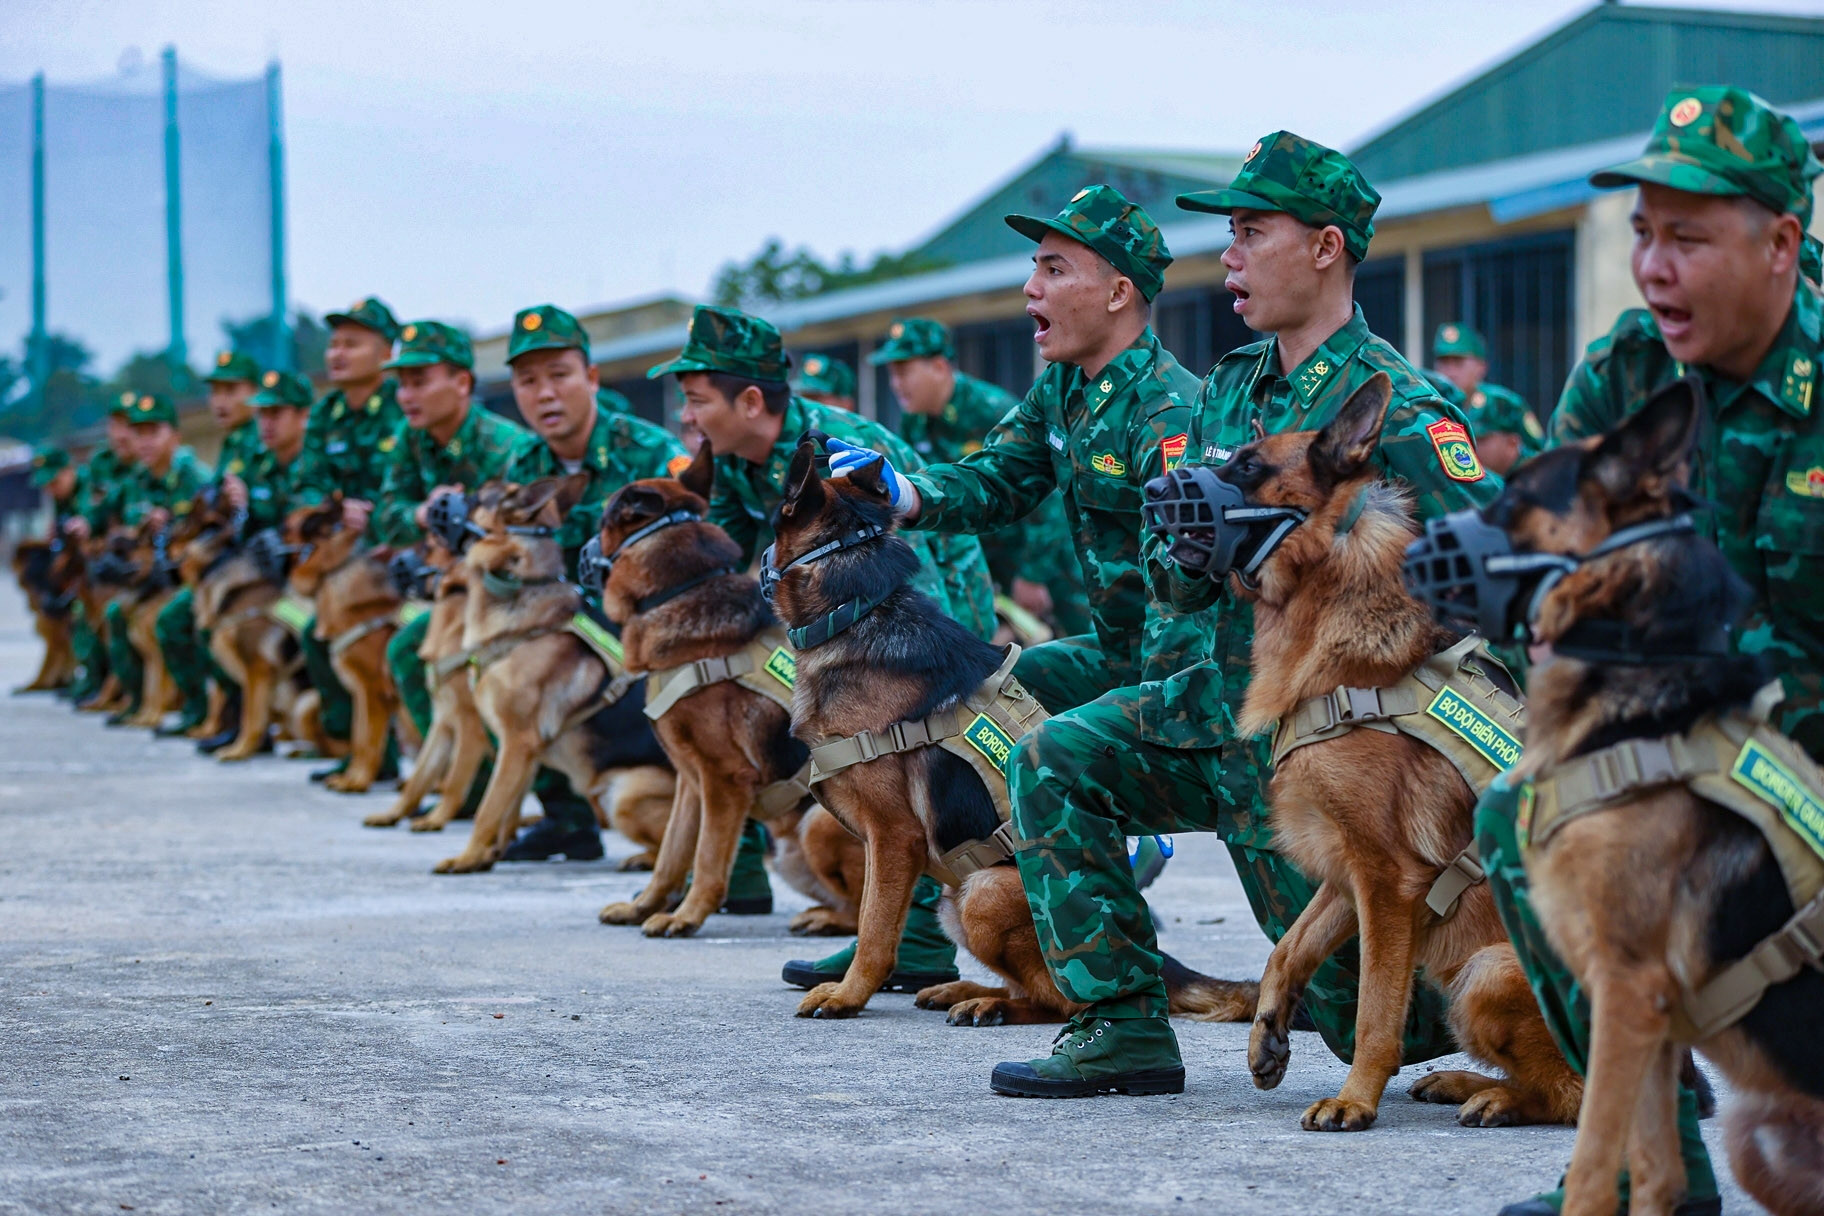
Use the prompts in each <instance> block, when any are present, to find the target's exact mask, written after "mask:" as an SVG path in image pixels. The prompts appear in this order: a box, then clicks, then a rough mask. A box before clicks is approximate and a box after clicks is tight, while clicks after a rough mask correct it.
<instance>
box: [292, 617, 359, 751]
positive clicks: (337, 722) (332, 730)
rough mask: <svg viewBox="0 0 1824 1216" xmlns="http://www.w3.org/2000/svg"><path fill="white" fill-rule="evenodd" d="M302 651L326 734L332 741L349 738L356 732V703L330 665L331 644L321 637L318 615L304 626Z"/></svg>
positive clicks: (301, 641) (300, 646) (300, 640)
mask: <svg viewBox="0 0 1824 1216" xmlns="http://www.w3.org/2000/svg"><path fill="white" fill-rule="evenodd" d="M298 648H299V649H300V650H302V651H303V652H304V670H305V671H306V672H307V673H308V674H309V676H310V683H311V686H312V687H314V688H315V689H316V690H317V698H318V706H319V708H318V713H319V714H320V716H321V722H322V726H323V733H324V734H325V735H328V736H329V737H330V738H331V739H346V738H348V733H349V732H350V731H352V730H353V729H354V728H355V699H354V698H353V697H351V696H349V695H348V689H346V688H344V687H342V679H341V677H340V676H338V675H336V669H335V667H333V666H332V665H331V664H330V661H329V643H328V642H325V641H324V640H323V639H322V638H320V637H318V636H317V618H316V615H315V614H314V613H313V614H312V615H311V618H310V620H308V621H306V622H305V623H304V633H303V636H301V637H300V638H299V639H298Z"/></svg>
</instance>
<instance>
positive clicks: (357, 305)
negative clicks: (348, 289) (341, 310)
mask: <svg viewBox="0 0 1824 1216" xmlns="http://www.w3.org/2000/svg"><path fill="white" fill-rule="evenodd" d="M366 307H367V301H366V300H356V301H355V302H354V303H353V304H350V305H349V306H348V311H350V312H360V311H361V310H362V309H363V308H366Z"/></svg>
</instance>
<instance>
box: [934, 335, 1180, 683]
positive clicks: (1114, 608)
mask: <svg viewBox="0 0 1824 1216" xmlns="http://www.w3.org/2000/svg"><path fill="white" fill-rule="evenodd" d="M1196 391H1197V378H1196V377H1195V376H1193V375H1192V374H1191V373H1190V372H1188V371H1186V370H1185V369H1184V368H1183V367H1182V366H1180V365H1179V363H1178V361H1177V360H1176V359H1174V358H1172V355H1171V352H1169V351H1167V350H1166V349H1165V347H1164V346H1162V345H1161V344H1160V342H1159V339H1158V338H1156V337H1154V336H1153V331H1152V330H1151V329H1150V328H1149V329H1147V330H1146V331H1144V332H1143V333H1142V334H1141V335H1140V337H1139V339H1138V340H1136V341H1135V343H1134V344H1133V345H1132V346H1130V347H1128V348H1127V349H1126V350H1124V351H1122V352H1121V353H1120V354H1119V355H1117V356H1115V359H1114V361H1113V362H1111V363H1110V364H1109V365H1108V366H1107V367H1105V368H1103V369H1102V371H1101V372H1100V373H1099V374H1098V375H1097V376H1096V378H1095V379H1094V380H1091V379H1090V378H1089V377H1087V376H1085V375H1084V374H1083V370H1082V369H1081V368H1079V367H1076V366H1074V365H1069V364H1062V363H1054V364H1052V365H1051V366H1049V367H1047V368H1046V369H1045V371H1044V374H1042V375H1041V376H1040V377H1039V379H1038V383H1036V384H1034V385H1033V386H1032V390H1031V391H1030V392H1028V393H1027V394H1026V399H1025V400H1024V401H1022V402H1020V404H1019V406H1018V407H1017V408H1016V409H1015V410H1014V411H1013V412H1012V413H1010V414H1008V415H1007V416H1006V417H1005V418H1003V419H1002V421H1001V423H1000V425H998V426H996V427H995V428H994V430H992V431H990V432H989V434H988V439H987V441H986V442H985V443H984V444H983V445H982V450H981V451H979V452H974V453H972V454H970V455H968V456H965V457H964V458H963V459H962V460H960V461H958V462H956V463H954V464H947V465H939V466H937V467H934V468H931V469H927V470H926V471H924V472H922V473H908V479H909V480H910V481H911V482H912V484H913V485H914V486H916V487H918V494H919V497H920V498H921V499H922V500H923V504H924V505H923V506H922V507H921V508H920V510H919V516H918V520H917V522H915V523H913V524H912V525H911V526H912V527H914V528H921V529H927V530H930V531H934V532H976V531H988V530H991V529H995V528H1002V527H1006V526H1007V525H1008V524H1011V523H1013V522H1014V521H1016V520H1019V519H1023V518H1025V517H1026V516H1027V515H1029V514H1031V513H1032V512H1033V511H1035V510H1037V509H1038V508H1039V506H1040V504H1042V503H1043V502H1044V501H1045V499H1046V497H1047V496H1048V495H1050V494H1051V493H1052V491H1054V490H1055V491H1057V492H1058V493H1059V494H1061V495H1062V497H1063V501H1064V511H1065V515H1066V517H1067V519H1068V520H1069V527H1070V531H1071V534H1072V539H1073V541H1074V543H1075V547H1076V554H1077V558H1078V560H1079V561H1080V562H1081V565H1082V570H1083V575H1084V581H1085V582H1086V583H1087V584H1088V587H1089V607H1090V614H1091V619H1092V621H1093V623H1094V628H1095V633H1096V640H1097V642H1098V643H1099V644H1100V645H1101V648H1102V653H1103V654H1104V655H1105V656H1106V657H1107V659H1108V663H1109V667H1110V669H1111V675H1112V677H1113V683H1114V684H1115V685H1117V686H1119V685H1125V684H1135V683H1139V682H1140V681H1142V680H1153V679H1160V678H1163V677H1165V676H1168V675H1170V674H1171V673H1172V672H1175V671H1177V670H1179V669H1180V668H1183V667H1185V666H1188V665H1189V663H1190V662H1191V661H1193V659H1194V658H1195V657H1196V655H1197V654H1198V653H1200V651H1201V648H1202V643H1201V641H1200V640H1199V638H1198V635H1199V633H1200V632H1201V627H1200V626H1199V625H1198V624H1197V623H1196V622H1195V621H1193V620H1191V619H1189V618H1183V617H1180V615H1179V614H1178V613H1176V612H1174V611H1173V610H1172V609H1170V608H1169V607H1168V606H1166V605H1163V604H1160V603H1157V602H1156V601H1153V600H1152V599H1151V598H1150V597H1149V596H1148V594H1147V588H1146V580H1145V578H1144V576H1143V574H1142V571H1141V565H1140V502H1141V487H1142V486H1143V485H1145V484H1146V482H1147V481H1148V480H1149V479H1150V478H1153V477H1157V476H1159V475H1160V473H1162V472H1163V471H1164V470H1165V469H1166V468H1167V467H1169V466H1172V465H1175V464H1176V463H1177V462H1178V461H1179V460H1180V459H1181V458H1182V457H1183V456H1184V453H1185V445H1186V444H1187V443H1188V430H1189V426H1190V402H1191V400H1192V398H1193V396H1194V395H1195V393H1196Z"/></svg>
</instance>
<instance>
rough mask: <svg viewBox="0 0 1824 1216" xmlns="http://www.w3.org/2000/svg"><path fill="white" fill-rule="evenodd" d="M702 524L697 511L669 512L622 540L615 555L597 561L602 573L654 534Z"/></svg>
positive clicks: (701, 518)
mask: <svg viewBox="0 0 1824 1216" xmlns="http://www.w3.org/2000/svg"><path fill="white" fill-rule="evenodd" d="M702 522H703V517H702V516H701V515H698V514H697V513H696V512H695V511H690V510H686V509H685V508H683V507H679V508H678V509H677V510H676V511H668V512H666V513H665V514H664V515H661V516H659V517H658V518H657V519H655V520H653V521H652V522H651V523H649V524H646V525H644V526H643V527H638V528H635V529H634V530H633V531H631V532H629V533H628V534H627V535H626V536H625V537H623V538H622V539H621V543H620V544H618V545H616V546H615V547H614V552H613V553H604V554H603V555H602V556H601V557H599V558H597V559H596V560H597V561H598V562H600V563H601V566H602V573H603V574H604V575H605V574H607V573H608V571H610V570H612V569H614V563H615V562H617V561H619V560H620V557H621V554H623V553H625V552H626V551H627V550H628V549H629V548H631V547H632V546H634V545H637V544H639V543H640V542H641V541H643V540H645V539H646V538H647V537H648V536H651V535H652V534H653V533H654V532H662V531H664V530H665V529H666V528H671V527H675V526H677V525H678V524H695V523H702Z"/></svg>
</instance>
